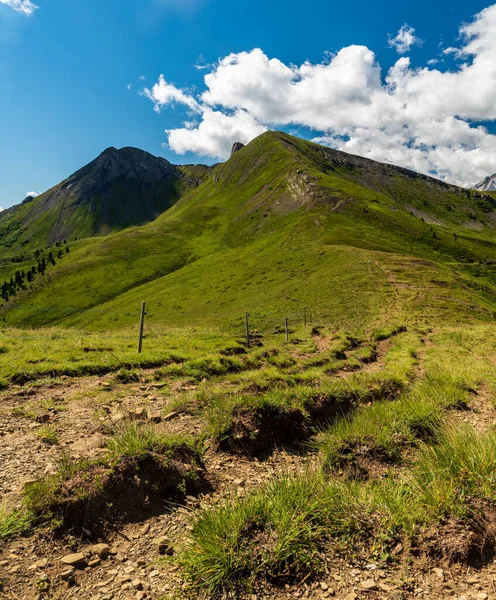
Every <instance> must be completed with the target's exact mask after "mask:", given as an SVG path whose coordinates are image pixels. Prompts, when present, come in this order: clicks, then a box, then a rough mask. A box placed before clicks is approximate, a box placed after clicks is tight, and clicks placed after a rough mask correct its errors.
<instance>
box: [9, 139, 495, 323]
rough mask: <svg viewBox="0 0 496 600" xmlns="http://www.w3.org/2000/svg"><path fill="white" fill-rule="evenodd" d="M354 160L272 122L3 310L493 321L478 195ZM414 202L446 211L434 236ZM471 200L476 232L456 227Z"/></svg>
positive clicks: (80, 247) (17, 314) (81, 319)
mask: <svg viewBox="0 0 496 600" xmlns="http://www.w3.org/2000/svg"><path fill="white" fill-rule="evenodd" d="M324 157H325V158H324ZM348 161H349V164H348V165H346V164H343V163H342V161H341V162H339V163H336V157H335V155H334V154H333V152H332V151H329V150H324V149H322V148H319V147H318V146H316V145H314V144H311V143H309V142H304V141H302V140H298V139H296V138H292V137H291V136H287V135H286V134H280V133H267V134H265V135H263V136H261V137H259V138H257V139H256V140H254V141H253V142H252V143H251V144H249V145H248V146H247V147H246V148H244V149H243V150H242V151H240V152H238V153H236V154H235V155H234V156H233V157H232V158H231V159H230V160H229V161H228V162H227V163H225V164H223V165H219V166H218V167H216V169H215V175H213V176H211V177H210V178H208V179H207V180H206V181H205V182H204V183H203V184H202V185H201V186H199V187H198V188H197V189H195V190H193V191H192V192H191V193H189V194H187V195H186V196H184V197H183V198H181V200H179V202H178V203H177V204H175V205H174V206H173V207H172V208H170V209H169V210H167V211H166V212H164V213H163V214H162V215H161V216H160V217H159V218H158V219H156V220H155V221H153V222H152V223H149V224H147V225H144V226H141V227H131V228H128V229H126V230H125V231H122V232H119V233H115V234H111V235H108V236H106V237H104V238H87V239H84V240H79V241H78V242H77V243H76V244H74V245H73V248H72V249H71V252H70V254H68V255H67V256H66V257H64V259H63V260H62V261H61V262H60V264H58V265H57V266H56V267H54V268H52V269H50V272H49V274H48V275H46V276H45V277H44V278H39V279H38V280H36V281H35V283H34V284H33V286H32V287H31V289H29V290H28V291H27V292H25V293H23V294H20V295H19V297H18V298H16V299H15V301H14V302H13V304H14V305H15V309H14V308H12V307H9V310H6V311H4V317H5V319H6V320H7V322H8V323H9V324H11V325H34V326H38V325H46V324H55V323H62V324H64V325H70V326H74V327H78V328H81V329H84V330H88V329H93V330H99V331H107V330H109V329H114V330H116V329H119V328H122V327H126V326H130V325H131V324H135V323H137V321H138V312H139V307H140V305H141V301H142V300H144V299H145V300H146V301H147V302H148V311H149V315H148V316H149V319H150V322H152V323H157V324H158V323H168V324H173V325H174V326H179V327H182V326H189V325H191V324H196V325H197V324H200V323H203V324H205V323H209V324H214V323H215V325H216V326H220V325H222V326H223V327H225V326H226V325H227V326H229V327H230V326H233V325H236V326H238V324H239V326H240V327H242V325H243V322H242V321H243V317H244V313H245V312H246V311H247V310H248V311H249V312H251V313H252V316H253V327H255V328H263V329H265V330H266V331H268V330H269V329H273V327H274V325H279V326H281V325H283V322H284V318H285V317H289V318H290V321H291V322H293V321H295V320H298V321H300V322H301V320H302V317H303V309H304V307H305V306H306V307H308V309H309V313H312V314H313V315H314V316H315V317H316V318H317V319H320V320H321V321H323V320H326V321H327V322H330V323H334V324H335V326H336V327H338V328H340V329H346V328H347V329H350V330H357V329H360V328H363V327H365V326H369V325H370V324H372V323H373V322H382V326H384V327H385V331H386V332H387V331H388V328H389V331H394V327H395V326H396V327H397V326H398V325H397V323H400V324H402V322H404V321H405V322H406V324H408V322H410V323H411V321H412V320H413V319H417V320H419V321H420V320H423V322H424V323H425V322H426V321H428V320H429V318H430V317H435V318H437V319H439V318H443V319H444V321H446V320H447V319H449V320H450V322H452V323H454V322H456V321H460V320H461V319H463V320H465V321H466V320H472V321H473V320H487V319H489V318H492V313H493V311H494V300H495V299H496V295H495V294H496V288H495V282H494V274H493V269H492V267H491V264H492V262H494V260H495V259H496V245H495V244H494V242H493V237H492V230H491V227H490V225H489V222H488V220H487V214H488V213H487V210H486V208H487V207H485V206H482V204H481V205H480V206H479V204H480V202H482V203H483V201H482V200H481V198H480V197H479V196H477V195H473V197H472V196H470V195H468V196H467V193H466V192H462V191H460V190H458V189H457V188H446V187H445V186H441V185H439V186H437V185H436V184H435V183H434V182H433V181H432V180H430V181H428V180H426V179H425V178H421V177H417V178H411V177H408V176H407V175H405V174H404V173H401V172H398V171H397V170H395V169H394V168H390V167H378V166H377V165H374V164H371V163H366V164H365V163H364V162H363V160H362V159H359V160H358V162H356V161H357V159H354V158H353V157H349V158H348ZM360 161H361V162H360ZM362 177H365V178H366V185H363V179H362ZM307 178H310V179H311V180H314V181H315V186H314V187H313V188H312V195H311V194H310V192H308V191H307V183H306V181H307ZM325 198H328V201H326V200H325ZM479 200H480V202H479ZM341 201H344V205H343V208H342V209H340V210H334V208H336V207H335V203H336V202H337V203H339V202H341ZM412 207H413V208H415V210H422V211H423V212H424V213H426V214H427V213H429V214H431V215H432V216H433V218H436V219H437V220H440V222H441V224H440V225H439V226H436V231H437V237H436V238H433V237H432V231H431V227H432V226H431V225H429V224H428V223H426V222H424V221H425V219H424V221H423V220H421V219H420V218H418V216H415V214H412ZM448 207H449V208H448ZM468 207H471V208H470V210H472V211H473V212H474V214H475V215H476V217H477V218H478V219H479V221H480V223H481V225H482V230H481V231H473V230H469V229H466V228H465V227H464V225H465V224H466V222H467V219H466V213H467V208H468ZM455 233H456V235H457V237H456V238H455V237H454V234H455ZM26 252H27V250H26ZM7 254H8V252H7ZM0 258H1V256H0ZM6 259H7V257H6ZM26 264H27V263H26ZM20 267H22V268H23V267H24V265H22V264H21V265H20ZM5 268H6V271H5V273H6V275H8V273H7V271H9V269H11V266H8V265H6V266H5ZM9 272H10V271H9ZM0 275H1V268H0ZM303 280H304V281H305V285H304V286H302V285H301V282H302V281H303ZM399 286H401V287H399ZM164 290H167V292H166V293H164ZM405 301H406V304H407V305H408V310H406V311H405V310H403V307H404V306H405ZM92 309H93V310H92ZM388 318H389V319H390V320H391V324H388V323H387V322H386V321H387V319H388Z"/></svg>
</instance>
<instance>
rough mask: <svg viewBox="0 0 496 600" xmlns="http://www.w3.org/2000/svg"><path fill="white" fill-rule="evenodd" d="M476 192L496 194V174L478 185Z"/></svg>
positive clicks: (475, 188)
mask: <svg viewBox="0 0 496 600" xmlns="http://www.w3.org/2000/svg"><path fill="white" fill-rule="evenodd" d="M474 190H479V191H480V192H496V173H494V175H491V176H489V177H486V178H485V179H484V180H483V181H481V182H480V183H478V184H477V185H476V186H475V187H474Z"/></svg>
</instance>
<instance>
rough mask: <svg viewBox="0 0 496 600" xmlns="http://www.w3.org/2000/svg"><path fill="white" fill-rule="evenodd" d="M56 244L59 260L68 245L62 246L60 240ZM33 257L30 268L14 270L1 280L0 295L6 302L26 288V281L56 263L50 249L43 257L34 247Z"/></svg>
mask: <svg viewBox="0 0 496 600" xmlns="http://www.w3.org/2000/svg"><path fill="white" fill-rule="evenodd" d="M56 246H57V247H58V248H59V251H58V252H57V259H58V260H60V259H61V258H62V257H63V256H64V254H69V246H66V247H65V248H63V247H62V245H61V244H60V242H57V244H56ZM34 258H35V259H36V264H35V265H33V266H32V267H31V268H30V269H28V270H27V271H16V272H15V274H14V275H13V277H11V278H10V280H5V281H4V282H3V284H2V286H1V288H0V296H1V297H2V300H4V302H8V301H9V300H10V298H12V297H13V296H15V295H16V294H18V293H19V292H21V291H22V290H27V284H28V283H32V282H33V281H34V280H35V279H36V277H38V276H40V275H41V276H43V275H44V274H45V273H46V270H47V269H48V268H49V267H50V266H53V267H54V266H55V265H56V264H57V263H56V261H55V256H54V255H53V252H52V251H50V252H48V254H47V255H46V257H45V253H44V252H43V250H38V249H36V250H35V252H34Z"/></svg>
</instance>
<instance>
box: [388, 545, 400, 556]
mask: <svg viewBox="0 0 496 600" xmlns="http://www.w3.org/2000/svg"><path fill="white" fill-rule="evenodd" d="M402 552H403V544H397V545H396V546H395V547H394V548H393V551H392V552H391V554H392V555H393V556H398V554H401V553H402Z"/></svg>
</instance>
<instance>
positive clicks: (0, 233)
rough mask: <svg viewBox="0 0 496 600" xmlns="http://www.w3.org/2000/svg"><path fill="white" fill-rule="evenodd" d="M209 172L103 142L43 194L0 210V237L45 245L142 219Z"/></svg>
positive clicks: (9, 242)
mask: <svg viewBox="0 0 496 600" xmlns="http://www.w3.org/2000/svg"><path fill="white" fill-rule="evenodd" d="M209 173H210V167H206V166H203V165H199V166H175V165H172V164H171V163H170V162H169V161H167V160H166V159H165V158H160V157H156V156H153V155H152V154H150V153H148V152H145V151H144V150H139V149H138V148H131V147H125V148H121V149H119V150H118V149H116V148H113V147H111V148H107V149H106V150H104V151H103V152H102V153H101V154H100V155H99V156H98V157H97V158H96V159H94V160H93V161H91V162H90V163H89V164H87V165H86V166H84V167H83V168H82V169H79V170H78V171H76V172H75V173H74V174H72V175H71V176H70V177H68V178H67V179H65V180H64V181H62V182H61V183H59V184H58V185H56V186H55V187H53V188H52V189H50V190H48V191H47V192H45V193H44V194H41V195H40V196H37V197H36V198H26V199H25V200H24V201H23V202H22V203H21V204H20V205H18V206H15V207H12V208H10V209H8V210H7V211H4V212H3V213H1V215H0V242H1V243H3V245H6V246H7V247H9V246H12V245H18V244H19V242H20V243H21V244H22V245H26V244H30V245H31V244H36V243H39V244H40V245H44V244H48V245H50V244H53V243H56V242H60V241H62V240H64V239H69V238H75V237H79V238H81V237H92V236H95V235H102V234H103V235H105V234H108V233H110V232H111V231H118V230H120V229H124V228H126V227H129V226H132V225H142V224H144V223H147V222H149V221H152V220H154V219H155V218H157V217H158V216H159V215H160V214H161V213H162V212H164V210H166V209H167V208H170V206H172V205H173V204H175V202H177V200H178V199H179V198H180V197H181V196H182V195H183V194H184V193H186V192H188V191H190V190H191V189H193V188H195V187H196V186H198V185H199V184H200V183H202V182H203V181H204V180H205V178H206V177H207V176H208V174H209Z"/></svg>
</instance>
